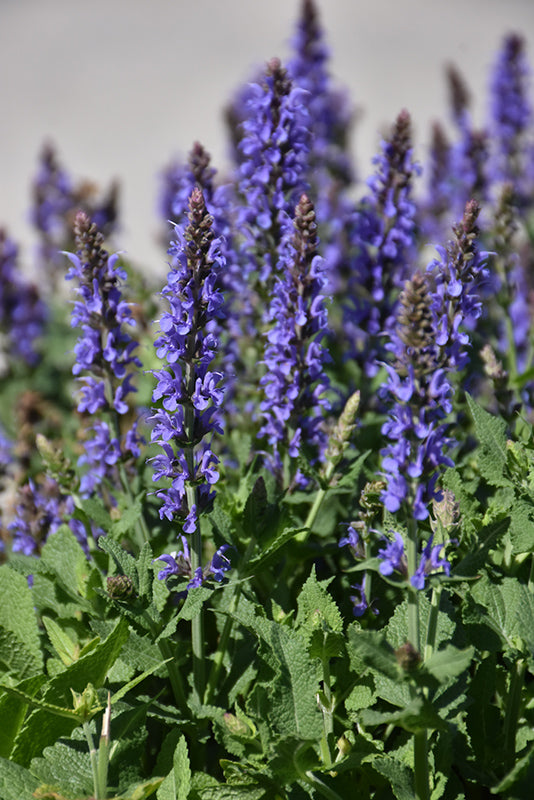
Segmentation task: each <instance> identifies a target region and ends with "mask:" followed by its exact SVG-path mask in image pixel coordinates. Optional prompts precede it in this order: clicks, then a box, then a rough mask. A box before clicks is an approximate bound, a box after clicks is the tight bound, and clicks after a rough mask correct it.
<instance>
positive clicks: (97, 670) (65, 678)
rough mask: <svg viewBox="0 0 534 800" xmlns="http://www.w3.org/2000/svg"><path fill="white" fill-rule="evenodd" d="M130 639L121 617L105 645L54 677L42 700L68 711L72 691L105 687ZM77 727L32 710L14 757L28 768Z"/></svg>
mask: <svg viewBox="0 0 534 800" xmlns="http://www.w3.org/2000/svg"><path fill="white" fill-rule="evenodd" d="M127 638H128V623H127V622H126V620H125V619H124V618H121V619H120V620H119V622H118V623H117V625H116V626H115V628H114V629H113V630H112V631H111V633H110V634H109V636H108V637H107V638H106V640H105V641H104V642H101V643H100V644H99V645H98V646H97V647H95V648H94V649H93V650H92V651H91V652H90V653H88V654H87V655H85V656H83V657H81V658H79V659H78V661H75V662H74V664H72V665H71V666H70V667H67V669H65V670H64V671H63V672H61V673H60V674H59V675H57V676H56V677H54V678H52V680H51V681H50V682H49V684H48V687H47V689H46V692H45V693H44V696H43V698H42V701H43V702H44V703H50V704H51V705H55V706H61V707H64V708H65V707H69V705H70V706H72V692H71V690H74V691H75V692H79V693H81V692H83V690H84V689H85V688H86V686H87V684H88V683H92V684H93V686H94V687H95V688H99V687H100V686H102V684H103V683H104V680H105V677H106V675H107V673H108V671H109V670H110V669H111V667H112V666H113V664H114V663H115V661H116V659H117V658H118V656H119V653H120V651H121V649H122V647H123V646H124V643H125V642H126V640H127ZM77 724H78V723H77V721H76V720H74V719H73V720H72V721H71V720H69V719H64V718H62V717H60V716H55V715H54V714H52V713H50V711H47V710H45V709H44V708H38V709H36V710H34V711H32V713H31V714H30V715H29V717H28V718H27V719H26V722H25V724H24V726H23V728H22V729H21V731H20V733H19V735H18V736H17V738H16V741H15V746H14V749H13V753H12V758H13V759H14V760H15V761H18V762H19V763H21V764H23V765H24V766H27V765H28V764H29V763H30V761H31V759H32V758H34V757H36V756H38V755H39V754H40V753H41V752H42V750H43V748H44V747H47V746H49V745H51V744H53V743H54V742H55V741H56V740H57V739H58V738H59V737H60V736H64V735H66V736H69V735H70V734H71V733H72V730H73V728H74V727H75V726H76V725H77Z"/></svg>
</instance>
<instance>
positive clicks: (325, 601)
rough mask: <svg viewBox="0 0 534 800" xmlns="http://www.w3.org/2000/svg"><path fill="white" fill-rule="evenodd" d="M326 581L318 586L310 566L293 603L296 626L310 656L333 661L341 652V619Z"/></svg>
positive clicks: (342, 642)
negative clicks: (309, 573)
mask: <svg viewBox="0 0 534 800" xmlns="http://www.w3.org/2000/svg"><path fill="white" fill-rule="evenodd" d="M330 582H331V581H324V582H322V583H319V581H318V580H317V576H316V574H315V567H313V570H312V573H311V575H310V576H309V578H308V580H307V581H306V583H305V584H304V586H303V587H302V589H301V592H300V594H299V596H298V600H297V602H298V613H297V619H296V625H297V626H298V627H299V628H300V629H301V631H302V632H303V633H304V635H305V636H306V638H307V639H308V641H309V643H310V648H309V652H310V655H311V656H312V657H313V656H315V657H317V658H333V657H334V656H339V655H342V653H343V648H344V636H343V633H342V632H343V618H342V616H341V614H340V612H339V609H338V607H337V605H336V603H335V602H334V600H333V598H332V597H331V596H330V595H329V593H328V592H327V590H326V586H327V585H328V583H330Z"/></svg>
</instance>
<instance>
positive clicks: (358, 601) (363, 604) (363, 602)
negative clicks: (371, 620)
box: [350, 575, 378, 617]
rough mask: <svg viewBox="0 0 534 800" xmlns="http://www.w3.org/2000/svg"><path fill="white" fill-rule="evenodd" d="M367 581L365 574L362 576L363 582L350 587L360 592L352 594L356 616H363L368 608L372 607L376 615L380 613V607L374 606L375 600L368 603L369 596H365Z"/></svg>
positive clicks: (353, 609) (353, 610) (353, 611)
mask: <svg viewBox="0 0 534 800" xmlns="http://www.w3.org/2000/svg"><path fill="white" fill-rule="evenodd" d="M366 582H367V575H364V576H363V578H362V582H361V584H360V583H355V584H353V585H352V586H351V587H350V588H351V589H354V590H355V591H356V592H357V593H358V594H357V595H351V598H350V599H351V600H352V603H353V608H352V613H353V614H354V616H355V617H363V615H364V614H365V612H366V611H367V610H368V609H371V611H372V612H373V614H374V615H375V616H377V615H378V608H374V607H373V602H374V601H373V602H371V603H368V602H367V598H366V596H365V587H366Z"/></svg>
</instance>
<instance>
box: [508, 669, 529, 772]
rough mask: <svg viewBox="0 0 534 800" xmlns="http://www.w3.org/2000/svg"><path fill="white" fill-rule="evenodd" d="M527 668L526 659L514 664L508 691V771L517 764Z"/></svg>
mask: <svg viewBox="0 0 534 800" xmlns="http://www.w3.org/2000/svg"><path fill="white" fill-rule="evenodd" d="M526 668H527V664H526V661H525V659H524V658H520V659H518V660H517V661H516V663H515V664H514V669H513V670H512V674H511V676H510V689H509V691H508V702H507V704H506V716H505V718H504V753H505V762H504V763H505V766H506V769H507V771H509V770H511V769H512V767H513V766H514V763H515V740H516V733H517V723H518V720H519V712H520V709H521V694H522V690H523V681H524V678H525V671H526Z"/></svg>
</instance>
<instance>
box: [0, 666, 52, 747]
mask: <svg viewBox="0 0 534 800" xmlns="http://www.w3.org/2000/svg"><path fill="white" fill-rule="evenodd" d="M44 683H46V676H45V675H34V676H33V677H32V678H27V679H26V680H24V681H21V682H20V683H19V684H17V686H16V688H18V689H20V690H21V691H22V692H23V696H22V697H21V696H18V697H17V696H14V695H13V694H8V693H7V692H3V693H0V720H2V724H1V725H0V756H3V757H5V758H7V757H8V756H9V754H10V753H11V749H12V747H13V742H14V741H15V738H16V736H17V734H18V732H19V730H20V728H21V727H22V724H23V722H24V717H25V716H26V712H27V710H28V702H27V700H26V699H25V696H26V695H29V696H30V697H33V696H34V695H35V694H36V693H37V692H38V691H39V689H40V688H41V687H42V685H43V684H44Z"/></svg>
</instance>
